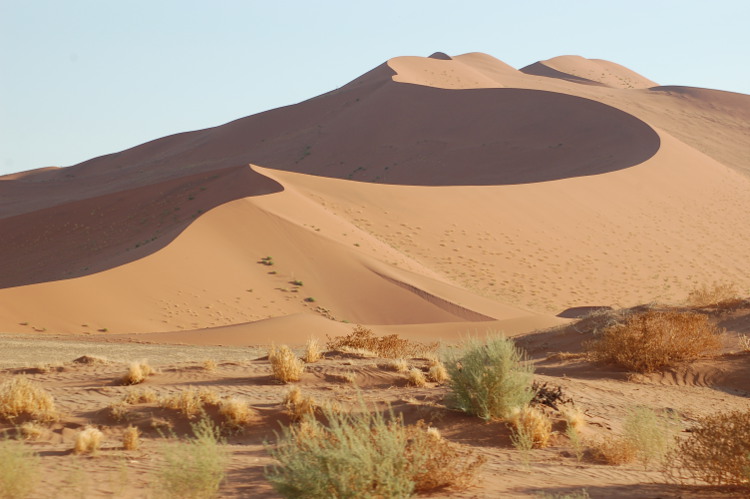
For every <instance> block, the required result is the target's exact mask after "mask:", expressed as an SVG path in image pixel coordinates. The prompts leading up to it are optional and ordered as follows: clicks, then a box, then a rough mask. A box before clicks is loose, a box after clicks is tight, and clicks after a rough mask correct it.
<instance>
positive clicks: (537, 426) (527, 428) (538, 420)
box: [508, 406, 552, 449]
mask: <svg viewBox="0 0 750 499" xmlns="http://www.w3.org/2000/svg"><path fill="white" fill-rule="evenodd" d="M508 424H509V425H510V427H511V429H512V430H513V433H514V443H515V442H518V446H520V447H523V448H527V449H543V448H544V447H547V445H549V440H550V437H551V436H552V421H550V419H549V417H548V416H547V415H546V414H545V413H544V412H542V411H541V410H539V409H537V408H535V407H531V406H525V407H522V408H519V409H516V410H514V411H513V412H512V414H511V416H510V418H508Z"/></svg>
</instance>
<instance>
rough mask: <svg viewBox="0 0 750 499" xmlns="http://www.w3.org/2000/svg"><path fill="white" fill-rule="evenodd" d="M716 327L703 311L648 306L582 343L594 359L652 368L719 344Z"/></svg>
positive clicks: (692, 356) (639, 368)
mask: <svg viewBox="0 0 750 499" xmlns="http://www.w3.org/2000/svg"><path fill="white" fill-rule="evenodd" d="M718 333H719V329H718V328H717V327H716V326H714V325H712V324H711V323H710V322H709V321H708V318H707V317H706V316H705V315H702V314H697V313H693V312H674V311H657V310H651V311H648V312H644V313H641V314H636V315H632V316H630V317H628V318H627V319H625V322H623V323H622V324H617V325H615V326H612V327H609V328H608V329H606V330H605V331H604V332H603V333H602V334H601V337H599V338H597V339H595V340H592V341H590V342H588V343H586V345H585V347H586V349H587V350H588V352H589V354H590V355H591V357H592V359H593V360H594V361H598V362H605V363H611V364H615V365H618V366H621V367H624V368H625V369H628V370H630V371H635V372H641V373H645V372H653V371H659V370H663V369H666V368H669V367H671V366H674V365H676V364H677V363H679V362H682V361H688V360H694V359H696V358H698V357H700V356H701V355H704V354H705V353H707V352H709V351H711V350H714V349H716V348H719V347H720V346H721V342H720V340H719V336H718Z"/></svg>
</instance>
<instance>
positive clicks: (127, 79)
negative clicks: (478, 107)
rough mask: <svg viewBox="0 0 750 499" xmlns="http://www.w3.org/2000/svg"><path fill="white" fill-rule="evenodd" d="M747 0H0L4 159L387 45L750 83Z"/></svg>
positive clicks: (211, 102)
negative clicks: (602, 63) (564, 58)
mask: <svg viewBox="0 0 750 499" xmlns="http://www.w3.org/2000/svg"><path fill="white" fill-rule="evenodd" d="M748 19H750V1H747V0H712V1H709V0H649V1H643V0H629V1H625V2H611V1H602V0H590V1H589V0H567V1H561V0H549V1H547V0H544V1H542V0H526V1H518V0H516V1H513V2H508V1H503V0H495V1H472V0H463V1H460V2H456V1H452V2H447V1H441V0H431V1H421V0H400V1H390V0H381V1H378V2H359V1H356V0H348V1H325V0H319V1H317V2H310V1H306V0H299V1H285V0H263V1H255V0H246V1H232V0H214V1H203V2H198V1H190V0H146V1H144V0H128V1H110V0H90V1H85V0H65V1H62V0H19V1H9V0H0V175H4V174H7V173H12V172H18V171H25V170H30V169H34V168H40V167H46V166H70V165H74V164H77V163H79V162H82V161H85V160H87V159H90V158H93V157H96V156H100V155H103V154H109V153H113V152H117V151H121V150H123V149H127V148H130V147H133V146H136V145H138V144H141V143H143V142H147V141H150V140H153V139H157V138H159V137H163V136H166V135H171V134H173V133H179V132H184V131H188V130H197V129H202V128H208V127H212V126H217V125H221V124H223V123H226V122H228V121H232V120H235V119H238V118H242V117H244V116H249V115H252V114H256V113H259V112H263V111H267V110H269V109H274V108H277V107H281V106H286V105H290V104H294V103H297V102H300V101H303V100H306V99H308V98H311V97H314V96H316V95H319V94H322V93H325V92H328V91H330V90H333V89H335V88H338V87H340V86H342V85H345V84H346V83H348V82H349V81H351V80H353V79H354V78H356V77H358V76H359V75H361V74H363V73H365V72H367V71H369V70H370V69H372V68H374V67H376V66H378V65H380V64H382V63H383V62H385V61H387V60H388V59H390V58H393V57H397V56H403V55H419V56H428V55H430V54H432V53H433V52H437V51H441V52H445V53H447V54H450V55H459V54H463V53H467V52H485V53H488V54H490V55H492V56H494V57H496V58H498V59H500V60H502V61H504V62H506V63H507V64H510V65H511V66H513V67H515V68H521V67H524V66H526V65H529V64H532V63H534V62H536V61H539V60H544V59H549V58H552V57H555V56H558V55H581V56H584V57H588V58H592V59H607V60H610V61H613V62H616V63H618V64H622V65H624V66H626V67H628V68H630V69H632V70H634V71H636V72H638V73H640V74H642V75H643V76H646V77H647V78H649V79H651V80H653V81H656V82H658V83H660V84H662V85H686V86H695V87H705V88H713V89H720V90H727V91H734V92H740V93H745V94H750V64H748V62H749V61H750V53H749V52H750V29H748V27H747V20H748Z"/></svg>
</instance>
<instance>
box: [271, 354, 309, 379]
mask: <svg viewBox="0 0 750 499" xmlns="http://www.w3.org/2000/svg"><path fill="white" fill-rule="evenodd" d="M268 360H269V361H270V362H271V372H272V375H273V377H274V378H275V379H277V380H279V381H281V382H282V383H289V382H290V381H299V379H300V377H301V376H302V372H303V371H304V370H305V363H304V362H303V361H302V360H301V359H298V358H297V356H296V355H295V354H294V352H292V350H291V349H290V348H289V347H288V346H286V345H281V346H280V347H278V348H274V349H273V350H272V351H270V352H269V354H268Z"/></svg>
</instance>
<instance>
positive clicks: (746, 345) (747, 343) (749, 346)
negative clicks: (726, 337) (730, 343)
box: [737, 333, 750, 352]
mask: <svg viewBox="0 0 750 499" xmlns="http://www.w3.org/2000/svg"><path fill="white" fill-rule="evenodd" d="M737 341H738V343H739V346H740V349H741V350H742V351H743V352H750V336H748V335H746V334H741V333H739V334H737Z"/></svg>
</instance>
